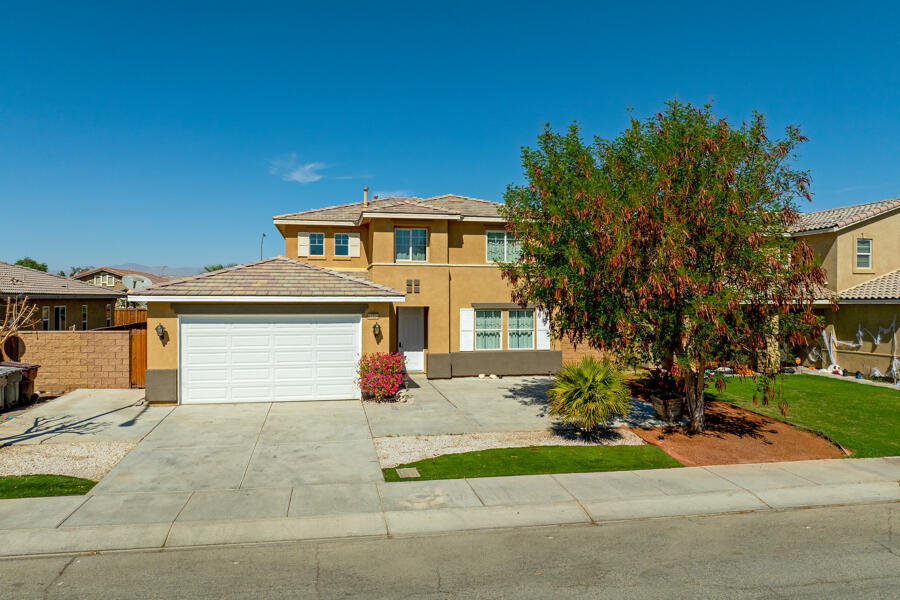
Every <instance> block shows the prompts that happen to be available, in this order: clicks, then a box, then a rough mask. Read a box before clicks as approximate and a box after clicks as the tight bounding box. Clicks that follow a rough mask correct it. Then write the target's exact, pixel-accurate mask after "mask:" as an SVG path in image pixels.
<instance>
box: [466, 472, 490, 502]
mask: <svg viewBox="0 0 900 600" xmlns="http://www.w3.org/2000/svg"><path fill="white" fill-rule="evenodd" d="M463 481H465V482H466V485H467V486H469V489H470V490H472V493H473V494H475V497H476V498H478V501H479V502H481V506H485V507H486V506H487V504H486V503H485V501H484V500H482V499H481V496H479V495H478V492H476V491H475V488H473V487H472V482H470V481H469V478H468V477H463Z"/></svg>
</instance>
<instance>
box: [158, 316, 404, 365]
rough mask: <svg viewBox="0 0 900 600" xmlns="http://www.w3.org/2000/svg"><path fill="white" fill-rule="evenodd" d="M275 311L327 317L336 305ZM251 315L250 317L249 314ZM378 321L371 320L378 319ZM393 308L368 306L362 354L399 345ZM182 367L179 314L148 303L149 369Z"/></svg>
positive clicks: (382, 350)
mask: <svg viewBox="0 0 900 600" xmlns="http://www.w3.org/2000/svg"><path fill="white" fill-rule="evenodd" d="M191 306H203V307H205V308H207V309H208V310H211V311H213V312H221V313H223V314H240V313H241V312H242V306H243V307H244V309H246V310H250V309H255V308H256V307H259V306H260V305H251V304H246V305H239V304H230V305H223V304H212V303H210V304H205V303H199V304H193V303H192V305H191ZM265 306H266V307H268V308H271V312H272V313H273V314H274V313H276V312H277V313H279V314H281V311H285V310H286V311H289V312H290V311H293V310H297V311H308V312H319V313H322V314H327V313H328V312H330V311H331V310H333V307H334V306H335V305H334V304H266V305H265ZM247 314H250V313H249V312H248V313H247ZM375 315H377V317H376V318H370V316H373V317H374V316H375ZM392 315H393V308H392V306H391V304H390V303H387V302H378V303H371V304H367V305H366V306H365V311H364V312H363V322H362V351H363V353H364V354H366V353H370V352H388V351H389V349H390V348H391V347H392V345H393V346H394V347H396V342H395V341H394V338H393V337H392V333H391V322H392V321H393V320H394V319H393V316H392ZM375 323H378V324H379V325H380V327H381V330H382V335H381V337H380V338H376V337H375V334H374V332H373V331H372V326H373V325H374V324H375ZM159 324H161V325H162V326H163V327H164V328H165V335H164V337H163V339H162V340H160V339H159V336H158V335H157V334H156V331H155V330H156V326H157V325H159ZM177 368H178V313H177V312H176V308H175V307H174V306H173V305H172V303H169V302H148V303H147V369H151V370H153V369H177Z"/></svg>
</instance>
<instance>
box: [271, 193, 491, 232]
mask: <svg viewBox="0 0 900 600" xmlns="http://www.w3.org/2000/svg"><path fill="white" fill-rule="evenodd" d="M501 206H503V205H502V204H500V203H499V202H491V201H490V200H481V199H479V198H469V197H467V196H459V195H457V194H444V195H441V196H432V197H430V198H418V197H410V198H405V197H388V198H373V199H372V200H370V201H369V203H368V205H367V206H364V205H363V203H362V202H353V203H351V204H340V205H338V206H328V207H325V208H313V209H311V210H304V211H301V212H295V213H288V214H284V215H277V216H275V217H273V220H274V221H275V224H276V225H277V224H281V223H285V224H287V223H292V222H296V223H307V222H317V221H329V222H340V223H341V224H346V225H358V224H359V223H360V222H361V221H362V220H363V219H364V218H377V217H379V216H382V215H383V216H385V217H396V216H398V215H417V216H418V215H422V216H425V217H431V218H441V217H444V218H448V219H454V220H464V219H467V218H468V219H490V220H497V221H501V220H502V218H501V217H500V214H499V213H498V209H499V208H500V207H501Z"/></svg>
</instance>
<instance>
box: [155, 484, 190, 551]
mask: <svg viewBox="0 0 900 600" xmlns="http://www.w3.org/2000/svg"><path fill="white" fill-rule="evenodd" d="M195 493H196V492H195V491H194V490H191V493H190V494H188V497H187V500H185V501H184V504H182V505H181V508H180V509H179V510H178V514H177V515H175V518H174V519H172V523H171V524H170V525H169V529H168V530H167V531H166V539H164V540H163V543H162V546H161V547H162V548H165V547H166V544H168V543H169V536H170V535H172V528H173V527H175V521H177V520H178V517H180V516H181V513H183V512H184V509H185V507H186V506H187V505H188V502H190V501H191V498H193V497H194V494H195Z"/></svg>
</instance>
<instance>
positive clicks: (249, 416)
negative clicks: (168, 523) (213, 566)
mask: <svg viewBox="0 0 900 600" xmlns="http://www.w3.org/2000/svg"><path fill="white" fill-rule="evenodd" d="M382 480H383V478H382V475H381V468H380V466H379V464H378V459H377V456H376V454H375V447H374V445H373V443H372V437H371V434H370V432H369V427H368V424H367V422H366V416H365V413H364V412H363V409H362V406H361V405H360V403H359V402H352V401H346V402H341V401H336V402H295V403H277V404H211V405H192V406H178V407H175V408H174V409H173V410H172V411H171V413H170V414H169V415H168V416H167V417H166V418H165V419H164V420H163V421H162V422H161V423H160V424H159V425H158V426H157V427H155V428H154V429H153V431H152V432H151V433H150V434H149V435H148V436H147V437H146V438H145V439H144V440H143V441H142V442H141V443H140V444H139V445H138V447H137V448H135V449H134V450H132V451H131V453H130V454H128V456H126V457H125V458H124V459H123V460H122V462H120V463H119V464H118V465H117V466H116V467H115V468H114V469H113V470H112V471H110V473H109V474H108V475H107V476H106V477H105V478H104V479H103V480H102V481H101V482H100V483H99V484H98V485H97V486H96V487H95V488H94V490H93V493H94V494H107V493H125V492H127V493H144V492H190V491H211V490H239V489H250V488H269V489H283V490H286V493H287V495H288V496H289V495H290V488H293V487H297V486H302V485H308V484H317V483H342V484H343V483H361V482H375V481H382Z"/></svg>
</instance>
